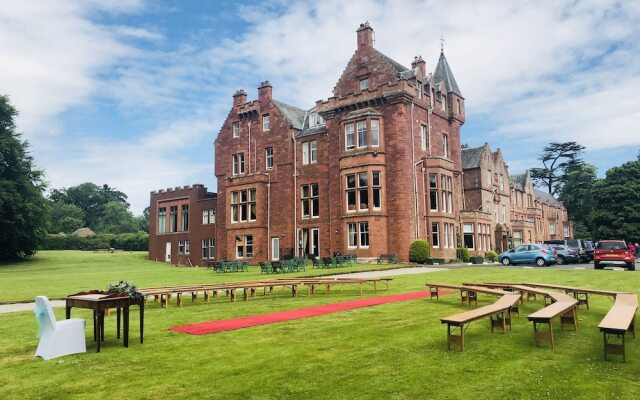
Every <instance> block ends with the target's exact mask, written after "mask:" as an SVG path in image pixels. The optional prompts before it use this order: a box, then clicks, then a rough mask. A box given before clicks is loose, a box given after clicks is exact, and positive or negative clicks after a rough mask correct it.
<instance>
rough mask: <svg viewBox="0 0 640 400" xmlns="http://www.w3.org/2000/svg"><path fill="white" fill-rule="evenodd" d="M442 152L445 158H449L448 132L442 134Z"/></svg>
mask: <svg viewBox="0 0 640 400" xmlns="http://www.w3.org/2000/svg"><path fill="white" fill-rule="evenodd" d="M442 152H443V153H444V157H445V158H449V135H448V134H446V133H443V134H442Z"/></svg>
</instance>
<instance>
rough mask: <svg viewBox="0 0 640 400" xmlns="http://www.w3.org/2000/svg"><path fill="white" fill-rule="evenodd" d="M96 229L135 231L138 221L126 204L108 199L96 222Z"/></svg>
mask: <svg viewBox="0 0 640 400" xmlns="http://www.w3.org/2000/svg"><path fill="white" fill-rule="evenodd" d="M96 231H98V232H100V233H130V232H137V231H138V221H137V220H136V218H135V217H134V216H133V214H131V211H129V208H128V207H127V206H126V205H124V204H122V203H121V202H119V201H110V202H108V203H107V204H105V206H104V208H103V212H102V214H101V215H100V218H99V219H98V221H97V223H96Z"/></svg>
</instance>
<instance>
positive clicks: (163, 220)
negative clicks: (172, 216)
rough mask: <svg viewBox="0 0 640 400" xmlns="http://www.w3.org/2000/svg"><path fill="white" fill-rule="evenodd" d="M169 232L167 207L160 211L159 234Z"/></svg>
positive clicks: (161, 208)
mask: <svg viewBox="0 0 640 400" xmlns="http://www.w3.org/2000/svg"><path fill="white" fill-rule="evenodd" d="M166 232H167V209H166V207H160V208H159V209H158V233H159V234H160V233H166Z"/></svg>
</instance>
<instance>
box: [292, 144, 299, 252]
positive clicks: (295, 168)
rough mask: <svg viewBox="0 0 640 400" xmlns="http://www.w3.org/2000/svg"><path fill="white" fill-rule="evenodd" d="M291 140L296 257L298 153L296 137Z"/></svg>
mask: <svg viewBox="0 0 640 400" xmlns="http://www.w3.org/2000/svg"><path fill="white" fill-rule="evenodd" d="M291 139H292V140H293V253H294V255H295V256H296V257H298V160H297V156H298V152H297V151H296V135H295V133H293V134H292V135H291Z"/></svg>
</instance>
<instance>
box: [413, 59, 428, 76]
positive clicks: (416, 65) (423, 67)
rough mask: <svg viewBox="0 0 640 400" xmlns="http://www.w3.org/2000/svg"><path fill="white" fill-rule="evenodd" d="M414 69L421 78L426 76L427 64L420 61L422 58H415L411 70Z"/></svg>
mask: <svg viewBox="0 0 640 400" xmlns="http://www.w3.org/2000/svg"><path fill="white" fill-rule="evenodd" d="M416 68H418V69H419V70H420V77H421V78H424V77H425V76H427V63H426V62H425V61H424V60H423V59H422V56H416V57H414V58H413V62H412V63H411V69H413V70H415V69H416Z"/></svg>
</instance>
